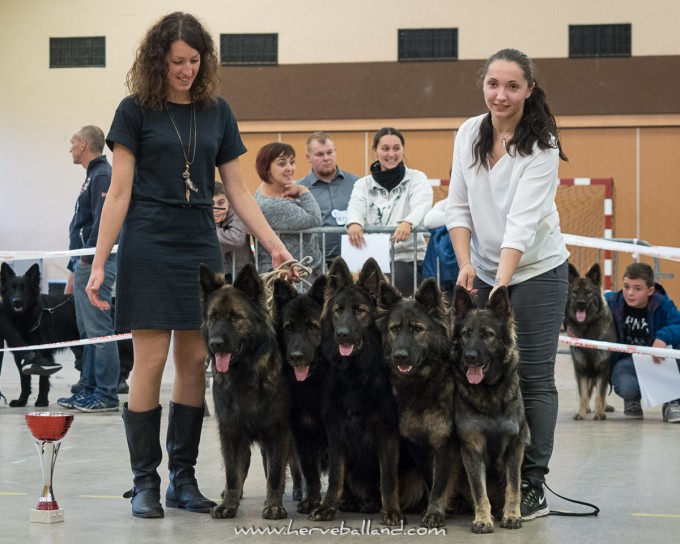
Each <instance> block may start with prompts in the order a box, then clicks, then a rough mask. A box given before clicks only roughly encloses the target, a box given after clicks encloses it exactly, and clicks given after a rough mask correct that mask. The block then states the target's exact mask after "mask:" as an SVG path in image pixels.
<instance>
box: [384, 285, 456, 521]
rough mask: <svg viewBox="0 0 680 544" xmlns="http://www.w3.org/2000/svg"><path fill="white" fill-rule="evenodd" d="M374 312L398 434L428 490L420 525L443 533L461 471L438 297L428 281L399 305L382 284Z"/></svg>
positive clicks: (452, 388) (444, 328) (450, 371)
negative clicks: (377, 310)
mask: <svg viewBox="0 0 680 544" xmlns="http://www.w3.org/2000/svg"><path fill="white" fill-rule="evenodd" d="M379 308H380V310H381V311H382V312H383V315H382V316H381V317H380V319H379V320H378V323H379V326H380V330H381V333H382V339H383V349H384V352H385V362H386V363H387V365H388V367H389V368H390V370H391V374H390V381H391V383H392V391H393V393H394V397H395V399H396V401H397V407H398V409H399V429H400V432H401V436H402V437H403V438H405V439H406V440H407V441H408V444H409V445H412V446H415V447H416V448H417V449H416V450H415V451H414V448H413V447H411V448H409V450H411V452H412V455H413V456H414V457H415V458H416V459H417V460H418V461H420V462H419V463H418V464H419V466H420V469H421V471H422V472H423V474H424V476H425V479H426V481H427V482H428V485H429V488H430V501H429V506H428V508H427V511H426V512H425V514H424V515H423V518H422V520H421V522H420V524H421V525H422V526H423V527H430V528H432V527H442V526H443V525H444V524H445V523H446V507H447V506H448V504H449V499H450V498H451V497H452V492H453V487H454V485H455V483H456V482H457V479H458V477H460V476H461V473H462V470H460V468H461V465H460V446H459V444H458V440H457V438H456V435H455V430H454V416H453V406H454V405H453V402H454V401H453V399H454V391H455V385H454V374H453V368H452V366H451V362H450V361H449V358H448V352H449V343H448V334H447V324H446V319H445V313H444V307H443V303H442V296H441V292H440V291H439V287H437V282H436V280H435V279H433V278H430V279H427V280H425V281H424V282H423V283H422V285H421V286H420V287H419V289H418V291H417V292H416V294H415V299H410V298H409V299H404V298H402V297H401V294H400V293H399V292H398V291H397V290H396V289H395V288H394V287H392V286H391V285H389V284H387V283H381V284H380V304H379ZM418 450H420V451H418ZM433 472H434V474H433Z"/></svg>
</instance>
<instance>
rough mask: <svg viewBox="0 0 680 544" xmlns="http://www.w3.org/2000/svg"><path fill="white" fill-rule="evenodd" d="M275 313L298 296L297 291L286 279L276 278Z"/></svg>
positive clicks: (274, 290)
mask: <svg viewBox="0 0 680 544" xmlns="http://www.w3.org/2000/svg"><path fill="white" fill-rule="evenodd" d="M273 292H274V313H275V314H276V313H278V312H280V311H281V308H283V307H284V306H285V305H286V304H288V303H289V302H290V301H291V300H293V299H294V298H295V297H296V296H297V291H296V290H295V287H293V286H292V285H291V284H290V283H288V282H287V281H286V280H282V279H281V278H276V279H275V280H274V289H273Z"/></svg>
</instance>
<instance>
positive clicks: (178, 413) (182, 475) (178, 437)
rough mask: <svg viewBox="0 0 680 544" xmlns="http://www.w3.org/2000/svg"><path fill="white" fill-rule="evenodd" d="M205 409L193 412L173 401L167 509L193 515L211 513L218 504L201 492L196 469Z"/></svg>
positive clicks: (169, 422)
mask: <svg viewBox="0 0 680 544" xmlns="http://www.w3.org/2000/svg"><path fill="white" fill-rule="evenodd" d="M203 412H204V408H203V406H201V407H200V408H193V407H191V406H185V405H184V404H178V403H176V402H172V401H170V414H169V415H168V439H167V443H166V445H167V449H168V456H169V460H168V468H169V469H170V484H169V485H168V490H167V492H166V493H165V506H167V507H168V508H184V509H185V510H188V511H189V512H210V509H211V508H212V507H213V506H215V503H214V502H213V501H211V500H210V499H207V498H205V497H204V496H203V495H202V494H201V492H200V491H199V490H198V483H197V482H196V477H195V476H194V466H195V465H196V459H197V458H198V444H199V442H200V441H201V429H202V428H203Z"/></svg>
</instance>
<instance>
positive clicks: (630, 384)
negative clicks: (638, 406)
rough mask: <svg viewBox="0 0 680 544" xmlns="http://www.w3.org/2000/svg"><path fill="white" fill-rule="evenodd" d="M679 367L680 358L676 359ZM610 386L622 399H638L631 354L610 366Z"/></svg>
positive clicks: (639, 395)
mask: <svg viewBox="0 0 680 544" xmlns="http://www.w3.org/2000/svg"><path fill="white" fill-rule="evenodd" d="M677 363H678V369H680V360H678V361H677ZM611 382H612V387H613V388H614V393H616V394H617V395H618V396H619V397H621V398H622V399H623V400H640V398H641V396H642V395H641V393H640V383H639V382H638V377H637V373H636V372H635V363H633V357H632V355H627V356H625V357H622V358H621V359H619V360H618V361H616V363H614V366H612V377H611Z"/></svg>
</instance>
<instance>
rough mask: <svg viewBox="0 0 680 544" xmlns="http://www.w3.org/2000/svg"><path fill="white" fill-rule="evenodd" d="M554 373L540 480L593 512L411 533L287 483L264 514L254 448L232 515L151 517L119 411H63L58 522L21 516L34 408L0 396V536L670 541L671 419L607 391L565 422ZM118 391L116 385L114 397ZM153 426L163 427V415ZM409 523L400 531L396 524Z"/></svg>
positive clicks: (561, 362)
mask: <svg viewBox="0 0 680 544" xmlns="http://www.w3.org/2000/svg"><path fill="white" fill-rule="evenodd" d="M7 359H9V361H8V360H7ZM59 360H60V362H62V363H63V364H64V369H63V370H62V371H61V372H59V373H57V374H56V375H54V377H53V379H52V383H53V385H52V393H51V395H50V400H51V404H50V407H49V409H48V410H51V411H59V407H58V406H57V404H56V399H57V398H58V397H60V396H64V395H67V394H68V391H69V388H70V385H71V384H72V383H73V382H75V381H76V379H77V377H76V372H75V370H74V369H73V366H72V357H71V356H70V355H66V354H64V355H62V356H60V359H59ZM3 366H4V369H3V372H2V376H1V377H0V389H1V390H2V393H3V394H4V395H5V396H6V397H7V399H12V398H16V396H18V392H19V379H18V374H17V370H16V368H15V366H14V364H13V361H11V357H6V360H5V364H4V365H3ZM172 373H173V372H172V365H168V367H167V369H166V374H165V376H164V380H163V387H162V392H161V401H162V403H163V406H164V413H167V403H168V400H169V397H170V387H171V383H172ZM34 381H35V379H34ZM557 383H558V389H559V395H560V410H559V416H558V422H557V431H556V436H555V451H554V455H553V458H552V462H551V469H552V470H551V472H550V474H549V475H548V479H547V481H548V485H550V487H551V488H552V489H553V490H554V491H555V492H557V493H559V494H560V495H563V496H566V497H570V498H574V499H577V500H581V501H586V502H589V503H593V504H595V505H597V506H598V507H599V508H600V510H601V511H600V513H599V515H598V516H597V517H561V516H549V517H545V518H540V519H536V520H533V521H530V522H525V523H524V527H523V528H522V529H519V530H508V529H502V528H500V527H496V530H495V532H494V533H493V535H489V536H482V535H475V534H472V533H471V532H470V523H471V520H472V518H471V516H464V515H460V516H455V517H453V518H450V519H448V522H447V525H446V528H445V530H444V531H442V532H440V534H425V535H422V534H417V533H418V529H419V525H418V520H419V516H416V515H410V516H408V520H409V524H408V525H406V526H405V527H404V528H403V530H402V529H400V528H396V529H391V530H388V529H387V528H384V527H382V526H381V525H380V524H379V517H378V516H376V515H360V514H347V513H343V512H339V513H338V514H337V516H336V519H335V520H334V521H332V522H310V521H308V520H307V519H306V516H304V515H301V514H298V513H297V511H296V509H295V503H294V502H293V501H292V499H291V496H290V483H289V482H288V485H287V488H286V495H285V497H284V506H285V507H286V509H287V510H288V514H289V518H288V519H286V520H281V521H265V520H263V519H261V517H260V515H261V511H262V505H263V501H264V496H265V484H264V476H263V472H262V466H261V463H260V462H259V459H260V457H259V453H258V452H257V451H254V452H253V462H252V466H251V474H250V475H249V477H248V479H247V481H246V484H245V491H244V497H243V500H242V502H241V507H240V509H239V512H238V515H237V517H236V518H235V519H231V520H213V519H211V518H210V516H209V515H207V514H192V513H188V512H185V511H182V510H175V509H166V512H165V518H163V519H155V520H144V519H137V518H134V517H132V515H131V513H130V502H129V500H127V499H123V498H122V494H123V492H124V491H126V490H127V489H129V488H130V487H131V473H130V468H129V458H128V453H127V447H126V442H125V436H124V431H123V422H122V420H121V417H120V412H117V413H107V414H83V413H80V412H75V418H74V421H73V426H72V427H71V429H70V431H69V432H68V435H67V436H66V438H65V439H64V440H63V443H62V447H61V451H60V452H59V458H58V459H57V462H56V467H55V470H54V478H53V483H54V492H55V496H56V498H57V500H58V502H59V505H60V507H61V508H62V509H63V510H64V514H65V515H64V518H65V521H64V522H63V523H55V524H51V525H50V524H40V523H31V522H30V521H29V511H30V510H31V509H32V508H35V505H36V502H37V498H38V496H39V495H40V494H41V488H42V476H41V471H40V465H39V462H38V455H37V453H36V447H35V444H34V441H33V438H32V436H31V434H30V432H29V431H28V428H27V427H26V424H25V422H24V413H25V412H28V411H32V410H35V408H32V406H29V407H27V408H9V406H7V405H5V404H4V402H3V403H0V520H2V521H1V522H0V542H6V543H11V544H14V543H19V542H30V543H45V544H48V543H64V544H81V543H92V542H96V543H101V544H106V543H109V542H111V543H120V544H123V543H128V542H129V543H132V542H135V543H140V542H141V543H147V542H151V543H156V542H158V543H164V544H174V543H187V542H192V543H204V542H205V543H221V542H230V541H234V542H258V543H259V542H271V541H277V542H309V543H319V542H350V541H351V542H354V541H356V542H361V541H365V542H396V541H397V540H398V538H399V537H402V538H403V537H404V536H407V537H409V536H410V539H409V541H415V542H423V543H427V542H451V541H453V542H457V543H461V542H481V541H484V542H487V543H489V542H498V543H520V542H535V543H541V544H567V543H569V544H572V543H590V542H592V543H598V544H600V543H609V542H611V543H636V544H637V543H645V542H650V543H654V544H671V543H675V542H678V539H679V538H680V537H679V536H678V535H679V534H680V499H679V498H678V497H679V496H680V470H679V468H678V466H679V465H678V459H679V457H678V454H679V452H680V424H669V423H664V422H663V421H662V417H661V410H660V408H653V409H647V410H645V418H644V420H633V421H631V420H626V418H625V417H624V416H623V414H622V408H623V403H622V401H621V399H619V398H618V397H616V396H615V395H613V394H612V395H611V396H610V397H609V401H610V404H612V405H613V406H614V407H615V409H616V411H615V412H614V413H613V414H609V416H608V419H607V421H604V422H600V421H592V420H586V421H574V419H573V415H574V413H575V409H576V404H577V403H576V400H577V398H576V397H577V395H576V384H575V380H574V377H573V372H572V367H571V358H570V356H569V354H568V352H566V351H563V350H560V354H559V356H558V368H557ZM34 389H37V383H36V384H35V385H34ZM125 398H126V397H125V396H121V400H125ZM207 399H208V406H209V407H212V398H211V392H210V391H208V394H207ZM34 401H35V397H31V399H30V401H29V404H32V403H33V402H34ZM161 432H162V436H163V437H164V436H165V422H164V424H163V427H162V430H161ZM162 467H163V471H161V477H162V478H163V484H162V485H163V488H162V489H163V491H164V487H165V485H166V484H167V470H165V464H164V465H162ZM197 476H198V481H199V484H200V487H201V490H202V491H203V492H204V493H205V494H206V495H207V496H209V497H211V498H213V499H214V500H218V499H219V496H220V492H221V490H222V488H223V486H224V471H223V467H222V459H221V455H220V448H219V442H218V438H217V429H216V425H215V419H214V417H209V418H207V419H206V420H205V425H204V428H203V438H202V442H201V453H200V456H199V461H198V466H197ZM546 496H547V500H548V504H549V506H550V507H551V508H552V509H553V510H557V509H559V510H564V511H572V512H573V511H588V510H589V508H587V507H582V506H578V505H574V504H571V503H568V502H565V501H564V500H562V499H559V498H557V497H556V496H554V495H553V494H551V493H550V492H547V495H546ZM381 531H382V532H381ZM388 531H389V532H388ZM409 531H411V534H407V533H408V532H409ZM255 532H258V533H267V532H269V533H271V534H255ZM413 533H416V534H413ZM249 535H250V536H249ZM673 535H675V536H673Z"/></svg>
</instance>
